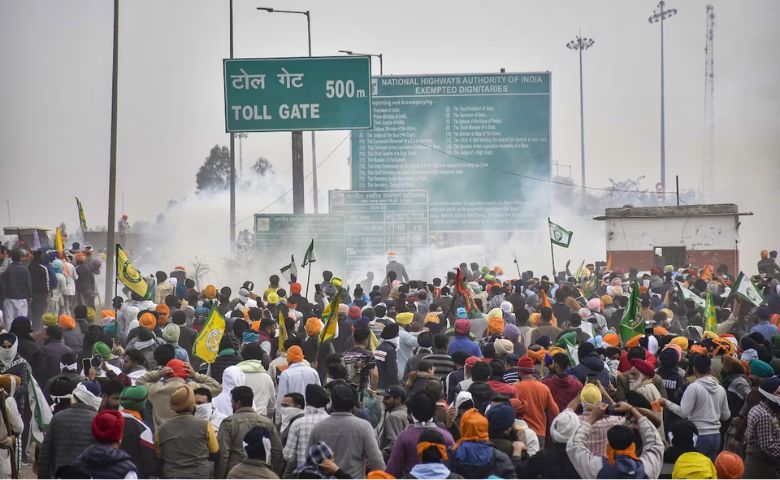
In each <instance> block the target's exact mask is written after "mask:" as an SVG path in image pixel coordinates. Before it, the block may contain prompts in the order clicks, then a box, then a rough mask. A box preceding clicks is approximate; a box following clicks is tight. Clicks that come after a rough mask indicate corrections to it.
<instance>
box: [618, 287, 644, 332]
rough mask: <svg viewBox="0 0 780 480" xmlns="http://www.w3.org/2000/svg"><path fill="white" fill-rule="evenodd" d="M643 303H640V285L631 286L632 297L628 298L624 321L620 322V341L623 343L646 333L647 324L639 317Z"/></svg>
mask: <svg viewBox="0 0 780 480" xmlns="http://www.w3.org/2000/svg"><path fill="white" fill-rule="evenodd" d="M640 308H641V302H640V301H639V284H638V283H637V282H633V283H632V284H631V296H630V297H628V306H626V311H625V312H623V319H622V320H620V339H621V340H622V341H623V343H626V342H627V341H629V340H631V339H632V338H634V337H635V336H636V335H641V334H643V333H645V322H644V321H642V318H641V317H640V316H639V309H640Z"/></svg>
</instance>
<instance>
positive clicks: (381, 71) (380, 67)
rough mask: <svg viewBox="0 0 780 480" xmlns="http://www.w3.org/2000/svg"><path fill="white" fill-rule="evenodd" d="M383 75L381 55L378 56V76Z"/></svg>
mask: <svg viewBox="0 0 780 480" xmlns="http://www.w3.org/2000/svg"><path fill="white" fill-rule="evenodd" d="M384 74H385V69H384V66H383V65H382V54H381V53H380V54H379V75H380V76H382V75H384Z"/></svg>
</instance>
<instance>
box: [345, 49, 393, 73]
mask: <svg viewBox="0 0 780 480" xmlns="http://www.w3.org/2000/svg"><path fill="white" fill-rule="evenodd" d="M339 53H344V54H347V55H360V56H364V57H377V58H378V59H379V75H384V71H383V68H382V54H381V53H358V52H353V51H352V50H339Z"/></svg>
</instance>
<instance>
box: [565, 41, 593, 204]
mask: <svg viewBox="0 0 780 480" xmlns="http://www.w3.org/2000/svg"><path fill="white" fill-rule="evenodd" d="M594 43H596V41H595V40H593V39H592V38H582V32H580V35H577V38H576V39H575V40H572V41H570V42H569V43H567V44H566V48H568V49H570V50H577V52H578V53H579V56H580V162H581V164H580V166H581V168H582V191H583V192H584V191H585V107H584V100H583V95H582V51H583V50H587V49H589V48H590V47H592V46H593V44H594Z"/></svg>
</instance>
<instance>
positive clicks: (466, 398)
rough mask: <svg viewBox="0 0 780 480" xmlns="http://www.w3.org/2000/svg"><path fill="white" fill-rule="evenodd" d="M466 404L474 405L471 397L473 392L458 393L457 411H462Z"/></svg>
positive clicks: (456, 400) (456, 399) (456, 398)
mask: <svg viewBox="0 0 780 480" xmlns="http://www.w3.org/2000/svg"><path fill="white" fill-rule="evenodd" d="M465 402H471V403H472V404H473V403H474V398H473V397H472V396H471V392H458V396H457V397H455V410H460V406H461V405H463V403H465Z"/></svg>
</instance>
